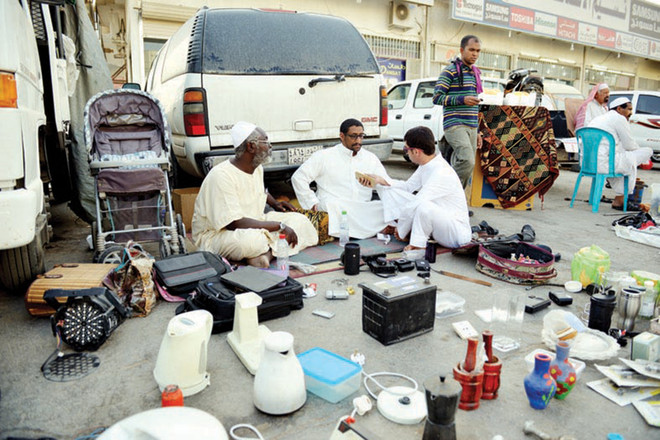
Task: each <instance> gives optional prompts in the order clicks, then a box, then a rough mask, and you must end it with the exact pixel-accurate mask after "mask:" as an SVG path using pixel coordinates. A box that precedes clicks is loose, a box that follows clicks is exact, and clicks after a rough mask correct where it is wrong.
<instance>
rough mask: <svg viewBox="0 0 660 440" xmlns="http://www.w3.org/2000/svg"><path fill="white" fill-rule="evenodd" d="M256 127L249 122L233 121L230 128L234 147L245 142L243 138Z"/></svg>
mask: <svg viewBox="0 0 660 440" xmlns="http://www.w3.org/2000/svg"><path fill="white" fill-rule="evenodd" d="M256 128H257V126H256V125H254V124H252V123H250V122H245V121H239V122H237V123H235V124H234V126H233V127H232V128H231V141H232V142H233V144H234V148H238V147H239V146H240V145H241V144H242V143H243V142H245V139H247V138H248V136H250V135H251V134H252V132H253V131H254V130H255V129H256Z"/></svg>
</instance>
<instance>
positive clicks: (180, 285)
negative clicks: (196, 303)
mask: <svg viewBox="0 0 660 440" xmlns="http://www.w3.org/2000/svg"><path fill="white" fill-rule="evenodd" d="M154 269H155V272H156V281H157V282H158V284H160V286H161V287H164V288H165V289H167V292H168V293H170V294H172V295H178V296H184V297H185V296H187V295H188V294H189V293H191V292H192V291H193V290H195V288H196V287H197V283H199V282H200V281H202V280H206V279H209V278H212V277H219V276H220V275H222V274H224V273H226V272H229V271H231V267H230V266H229V264H228V263H227V262H226V261H225V260H224V259H223V258H222V257H220V256H219V255H216V254H214V253H212V252H206V251H199V252H191V253H189V254H185V255H172V256H170V257H167V258H163V259H162V260H160V261H156V262H155V263H154Z"/></svg>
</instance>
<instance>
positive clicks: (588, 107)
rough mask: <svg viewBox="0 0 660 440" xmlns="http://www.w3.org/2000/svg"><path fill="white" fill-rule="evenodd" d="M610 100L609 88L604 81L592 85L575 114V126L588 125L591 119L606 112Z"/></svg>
mask: <svg viewBox="0 0 660 440" xmlns="http://www.w3.org/2000/svg"><path fill="white" fill-rule="evenodd" d="M609 100H610V88H609V86H608V85H607V84H606V83H599V84H596V85H595V86H593V88H592V89H591V92H589V96H588V97H587V99H585V100H584V102H583V103H582V105H581V106H580V108H579V109H578V111H577V113H576V115H575V128H576V129H578V128H581V127H588V126H589V124H590V123H591V121H593V120H594V118H597V117H598V116H602V115H604V114H605V113H607V104H608V102H609Z"/></svg>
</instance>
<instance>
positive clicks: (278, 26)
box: [202, 9, 379, 75]
mask: <svg viewBox="0 0 660 440" xmlns="http://www.w3.org/2000/svg"><path fill="white" fill-rule="evenodd" d="M204 29H205V32H204V46H203V65H202V71H203V72H204V73H211V74H212V73H220V74H242V75H302V74H311V75H319V74H332V75H336V74H345V75H363V74H377V73H379V69H378V64H377V63H376V60H375V59H374V56H373V54H372V53H371V50H370V49H369V46H368V45H367V43H366V42H365V41H364V39H363V38H362V36H361V35H360V33H359V32H358V31H357V29H355V28H354V27H353V26H352V25H351V24H350V23H349V22H348V21H346V20H344V19H341V18H337V17H330V16H323V15H314V14H298V13H292V12H266V11H257V10H247V9H246V10H239V11H227V10H224V11H223V10H209V11H208V12H207V14H206V22H205V25H204Z"/></svg>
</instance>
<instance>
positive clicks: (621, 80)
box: [584, 68, 635, 90]
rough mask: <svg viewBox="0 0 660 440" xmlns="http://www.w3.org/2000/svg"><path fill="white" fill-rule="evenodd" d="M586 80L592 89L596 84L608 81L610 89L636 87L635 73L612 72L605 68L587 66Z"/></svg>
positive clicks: (585, 71) (630, 88)
mask: <svg viewBox="0 0 660 440" xmlns="http://www.w3.org/2000/svg"><path fill="white" fill-rule="evenodd" d="M584 80H585V83H587V85H588V87H587V88H588V89H589V90H590V89H591V87H592V86H593V85H594V84H598V83H607V85H608V86H609V87H610V90H632V89H634V88H635V75H634V74H633V73H625V72H612V71H607V70H604V68H601V69H596V68H586V69H585V70H584Z"/></svg>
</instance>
